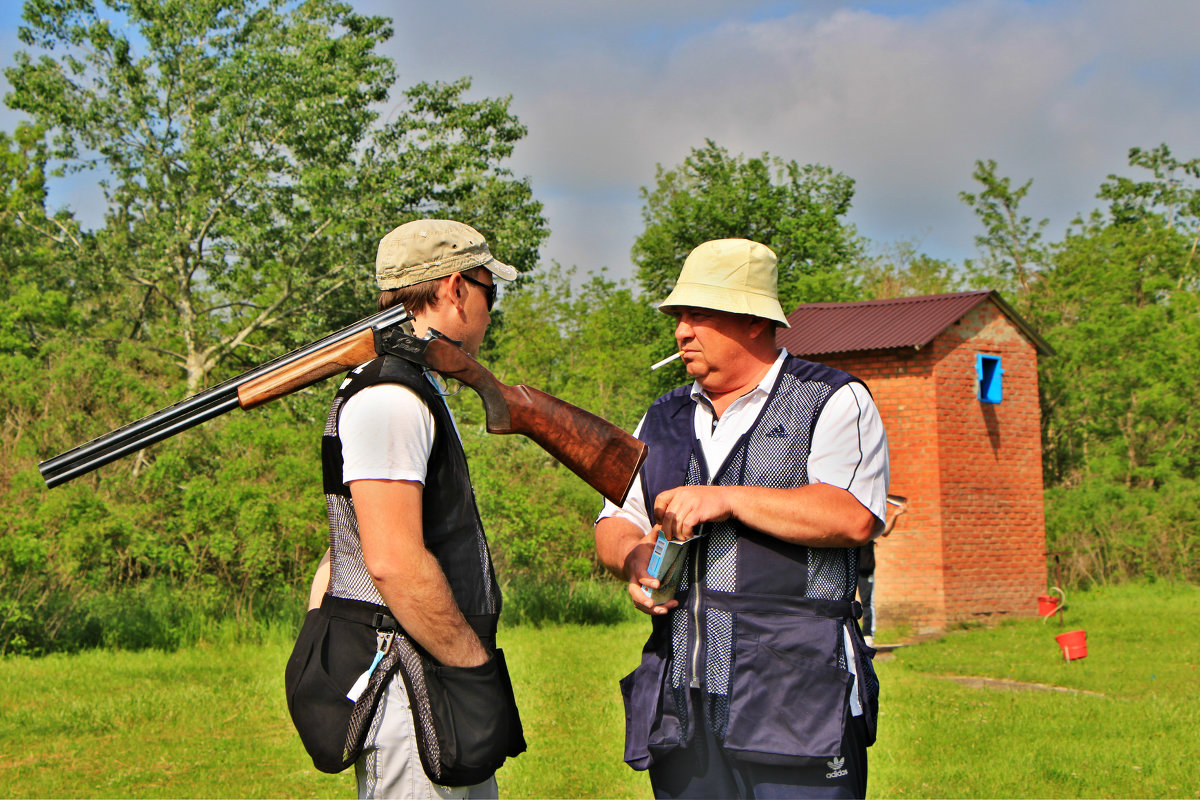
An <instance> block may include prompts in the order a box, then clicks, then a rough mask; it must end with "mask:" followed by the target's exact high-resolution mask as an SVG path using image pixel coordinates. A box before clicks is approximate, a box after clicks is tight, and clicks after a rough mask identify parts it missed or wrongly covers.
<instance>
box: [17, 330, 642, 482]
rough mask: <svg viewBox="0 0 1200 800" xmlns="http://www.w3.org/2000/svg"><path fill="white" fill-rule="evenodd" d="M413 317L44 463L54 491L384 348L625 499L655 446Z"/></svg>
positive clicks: (241, 380)
mask: <svg viewBox="0 0 1200 800" xmlns="http://www.w3.org/2000/svg"><path fill="white" fill-rule="evenodd" d="M411 319H412V318H411V316H409V315H408V313H407V312H405V311H404V309H403V308H399V307H397V308H393V309H389V310H387V311H384V312H381V313H379V314H376V315H374V316H372V317H367V318H366V319H363V320H360V321H359V322H357V323H355V324H354V325H351V326H350V327H348V328H345V329H343V330H341V331H338V332H337V333H334V334H331V335H330V336H327V337H325V338H324V339H321V340H320V341H318V342H314V343H313V344H311V345H308V346H307V347H303V348H300V349H299V350H295V351H293V352H291V353H288V354H287V355H284V356H281V357H279V358H277V359H275V360H274V361H271V362H269V363H267V364H264V365H263V366H261V367H258V368H256V369H253V370H250V371H249V372H246V373H244V374H242V375H239V376H238V377H236V378H234V379H232V380H229V381H226V382H225V383H223V384H220V385H219V386H216V387H213V388H212V389H208V390H205V391H203V392H201V393H199V394H196V395H193V396H192V397H189V398H187V399H186V400H183V401H181V402H179V403H176V404H175V405H173V406H169V407H167V408H165V409H163V410H161V411H158V412H155V413H154V414H151V415H149V416H147V417H144V418H142V419H140V420H138V421H136V422H132V423H130V424H128V425H125V426H123V427H121V428H118V429H117V430H115V431H112V432H110V433H107V434H105V435H104V436H101V437H99V438H97V439H94V440H92V441H91V442H88V443H86V444H83V445H80V446H79V447H76V448H73V449H71V450H68V451H67V452H65V453H62V454H60V455H58V456H55V457H54V458H51V459H48V460H46V461H43V462H42V463H41V464H39V465H38V469H39V470H40V471H41V473H42V477H43V478H44V479H45V481H46V485H47V486H50V487H54V486H57V485H59V484H61V483H65V482H67V481H69V480H71V479H72V478H76V477H78V476H80V475H84V474H86V473H88V472H91V471H92V470H94V469H96V468H97V467H100V466H103V465H104V464H107V463H109V462H111V461H115V460H116V459H118V458H120V457H122V456H124V455H127V454H129V453H132V452H134V451H136V450H140V449H142V448H144V447H148V446H149V445H151V444H154V443H155V442H160V441H162V440H163V439H166V438H168V437H171V436H174V435H175V434H177V433H180V432H182V431H184V430H187V429H188V428H191V427H193V426H195V425H198V424H200V423H201V422H204V421H205V420H209V419H212V418H213V417H217V416H220V415H221V414H224V413H226V412H227V411H231V410H233V409H234V408H243V409H251V408H255V407H256V406H260V405H262V404H263V403H267V402H270V401H271V400H276V399H278V398H280V397H283V396H284V395H287V394H290V393H292V392H295V391H298V390H299V389H303V388H304V387H306V386H310V385H312V384H314V383H316V382H317V381H320V380H323V379H325V378H328V377H330V376H332V375H336V374H338V373H341V372H345V371H347V370H350V369H353V368H354V367H357V366H358V365H359V364H364V363H366V362H368V361H370V360H371V359H372V358H375V357H376V356H378V355H383V354H384V353H391V354H393V355H396V356H399V357H401V358H405V359H407V360H409V361H412V362H414V363H417V364H420V365H422V366H425V367H428V368H429V369H432V370H435V371H437V372H439V373H441V374H442V375H444V376H446V377H447V378H455V379H457V380H459V381H461V382H462V383H465V384H466V385H468V386H470V387H471V388H472V389H474V390H475V391H476V392H477V393H478V394H479V396H480V398H482V400H483V405H484V411H485V413H486V415H487V429H488V431H489V432H490V433H520V434H523V435H525V436H528V437H529V438H530V439H532V440H533V441H535V442H536V443H537V444H538V445H540V446H541V447H542V448H543V449H545V450H546V452H548V453H549V454H550V455H552V456H554V458H555V459H556V460H558V461H559V462H561V463H562V464H563V465H564V466H566V467H567V468H568V469H570V470H571V471H572V472H574V473H575V474H576V475H578V476H579V477H580V478H582V479H583V480H584V481H585V482H586V483H587V484H588V485H589V486H591V487H592V488H594V489H596V490H597V491H598V492H600V493H601V494H602V495H604V496H605V497H606V498H608V499H609V500H612V501H613V502H615V503H618V504H620V503H623V502H624V501H625V496H626V495H627V494H628V492H629V487H630V486H631V485H632V484H633V481H634V478H635V477H636V476H637V473H638V470H639V469H641V466H642V462H643V461H645V459H646V453H647V448H646V445H645V444H643V443H642V442H640V441H638V440H637V439H635V438H634V437H632V436H630V435H629V434H628V433H626V432H625V431H623V430H621V429H620V428H618V427H616V426H615V425H613V424H612V423H610V422H607V421H606V420H603V419H601V418H600V417H597V416H596V415H594V414H591V413H589V412H587V411H584V410H583V409H581V408H577V407H575V406H573V405H571V404H570V403H566V402H563V401H562V400H559V399H558V398H557V397H554V396H552V395H549V394H546V393H545V392H540V391H538V390H537V389H533V388H530V387H528V386H507V385H505V384H503V383H501V382H500V381H498V380H497V379H496V377H495V376H494V375H492V373H491V372H489V371H488V370H487V369H486V368H484V367H483V366H482V365H481V364H480V363H479V362H478V361H476V360H475V359H473V358H471V356H469V355H467V353H466V352H465V351H463V349H462V348H461V347H458V346H457V345H456V344H454V343H453V342H451V341H450V340H448V339H445V338H433V339H417V338H415V337H414V336H412V334H411V333H410V332H409V327H410V326H409V322H410V320H411Z"/></svg>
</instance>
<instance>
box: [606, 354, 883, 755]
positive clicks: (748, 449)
mask: <svg viewBox="0 0 1200 800" xmlns="http://www.w3.org/2000/svg"><path fill="white" fill-rule="evenodd" d="M851 382H857V379H856V378H855V377H853V376H852V375H849V374H848V373H845V372H842V371H841V370H836V369H833V368H831V367H827V366H824V365H821V364H814V363H811V362H808V361H804V360H802V359H799V358H796V357H795V356H788V357H787V358H786V359H785V360H784V362H783V365H782V368H781V370H780V373H779V377H778V379H777V380H776V382H775V385H774V386H773V387H772V389H771V393H770V396H769V397H768V399H767V401H766V403H765V405H764V407H763V409H762V411H761V413H760V416H759V418H758V419H757V420H756V421H755V423H754V425H753V426H752V427H751V428H750V430H749V431H748V432H747V433H745V434H744V435H743V436H742V437H741V438H740V439H739V440H738V442H737V443H736V444H735V445H734V447H733V449H732V450H731V452H730V454H729V456H728V457H727V458H726V460H725V462H724V463H723V464H707V463H705V460H704V456H703V453H702V450H701V447H700V444H699V442H697V441H696V437H695V428H694V415H695V410H696V403H695V402H694V401H693V400H692V399H691V389H692V387H691V386H690V385H688V386H683V387H680V388H678V389H675V390H674V391H672V392H669V393H668V394H666V395H664V396H662V397H660V398H659V399H658V400H657V401H655V402H654V404H653V405H652V406H651V407H650V410H649V411H648V412H647V413H646V418H645V421H644V422H643V424H642V429H641V434H640V435H641V438H642V440H643V441H645V442H646V443H647V444H648V445H649V446H650V454H649V456H648V458H647V460H646V464H645V465H644V467H643V470H642V486H643V491H644V492H645V498H644V499H645V503H646V508H647V510H648V511H649V514H650V517H651V522H652V523H653V521H654V519H653V516H654V512H653V508H654V500H655V498H656V497H657V496H658V494H659V493H661V492H663V491H665V490H667V489H671V488H674V487H677V486H685V485H698V484H706V483H711V484H715V485H726V486H768V487H773V488H793V487H797V486H805V485H807V484H808V483H810V480H809V476H808V458H809V453H810V451H811V449H812V436H813V432H814V430H815V429H816V425H817V420H818V419H819V418H820V415H821V412H822V411H823V409H824V407H825V404H826V402H827V401H828V400H829V398H830V397H832V396H833V394H834V393H835V392H836V391H837V390H838V389H840V388H842V387H843V386H845V385H847V384H848V383H851ZM705 528H706V531H705V533H706V535H705V536H704V537H703V538H701V539H700V540H698V541H697V543H696V545H694V546H693V548H692V553H691V558H689V561H688V564H687V566H686V567H685V570H684V574H683V577H682V579H681V581H680V588H679V592H678V594H677V598H678V599H679V601H680V605H679V606H678V607H677V608H676V609H674V610H673V611H672V612H671V613H670V614H668V615H666V616H665V617H662V616H659V617H654V618H653V623H654V632H653V633H652V634H651V637H650V640H649V641H648V642H647V644H646V648H645V650H644V657H643V666H642V668H640V669H639V670H638V672H636V673H635V674H634V675H631V676H630V677H629V678H628V679H627V683H626V689H627V691H628V692H629V695H628V701H627V702H628V703H629V708H628V709H627V716H629V717H630V719H629V725H628V727H627V737H626V760H627V761H629V763H630V764H631V765H632V766H634V767H635V768H645V766H647V765H648V764H649V763H651V762H652V761H653V760H654V759H656V758H657V757H659V756H661V755H663V754H665V753H667V752H670V751H671V750H673V749H676V748H678V747H686V746H687V743H688V742H689V741H690V739H691V736H692V727H691V720H692V719H693V718H694V716H695V710H694V709H693V708H692V699H693V697H694V695H693V693H692V691H691V690H693V689H698V690H701V694H700V695H699V696H700V697H703V698H704V702H706V703H708V712H707V714H706V716H707V718H708V721H709V726H710V728H711V729H712V730H713V732H714V733H715V734H716V735H717V737H718V738H719V739H720V740H721V741H722V743H723V745H724V747H725V749H726V750H727V751H729V752H730V753H731V754H732V755H733V756H735V757H737V758H740V759H743V760H747V761H755V762H759V763H776V764H797V763H803V762H805V761H807V760H810V759H818V758H827V757H830V756H836V755H838V754H839V751H840V746H841V741H842V733H843V731H844V726H845V724H847V723H848V720H849V713H850V712H849V696H850V692H851V691H852V690H857V691H858V692H859V697H860V699H861V700H862V701H863V706H864V708H866V709H867V715H868V719H867V722H868V730H869V738H870V739H871V740H873V739H874V710H875V702H876V699H877V696H878V684H877V682H876V681H875V678H874V671H873V669H872V668H871V665H870V660H869V657H868V656H867V653H866V652H865V650H864V649H863V648H865V644H863V643H862V640H861V636H860V635H859V633H858V631H857V626H856V625H854V623H853V618H854V617H855V616H857V613H858V612H857V609H856V605H857V604H855V603H853V599H854V591H855V588H856V586H857V568H856V561H857V552H856V548H852V547H847V548H810V547H806V546H803V545H796V544H790V543H787V542H783V541H781V540H779V539H776V538H774V537H771V536H768V535H766V534H764V533H762V532H760V531H756V530H753V529H751V528H748V527H746V526H745V525H742V524H741V523H740V522H738V521H736V520H729V521H726V522H720V523H709V524H707V525H706V526H705ZM847 626H849V627H850V628H851V629H852V630H853V631H854V634H853V639H854V644H855V651H856V652H855V654H854V658H855V667H856V672H857V674H858V675H859V677H860V679H861V680H862V681H863V682H864V685H863V686H857V687H856V686H854V685H853V676H852V675H851V674H850V672H849V671H848V670H847V664H846V654H845V649H844V647H843V631H844V630H846V629H847ZM656 664H658V665H659V666H655V665H656ZM654 675H657V676H658V677H657V678H655V677H653V676H654ZM656 682H657V683H659V686H660V689H659V690H655V689H654V688H653V685H654V683H656Z"/></svg>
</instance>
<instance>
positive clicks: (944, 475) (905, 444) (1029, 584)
mask: <svg viewBox="0 0 1200 800" xmlns="http://www.w3.org/2000/svg"><path fill="white" fill-rule="evenodd" d="M978 353H983V354H985V355H997V356H1000V358H1001V366H1002V368H1003V370H1004V374H1003V387H1004V399H1003V402H1001V403H999V404H988V403H981V402H980V401H979V399H978V381H977V378H976V372H975V357H976V354H978ZM820 360H821V361H822V362H823V363H827V364H829V365H831V366H834V367H838V368H839V369H844V370H846V371H848V372H851V373H853V374H854V375H857V376H858V377H860V378H862V379H863V380H864V381H865V382H866V383H867V385H868V386H869V387H870V388H871V392H872V394H873V395H874V397H875V401H876V404H877V405H878V406H879V411H880V415H881V416H882V417H883V422H884V426H885V428H886V429H887V433H888V444H889V447H890V451H891V467H892V473H891V476H892V479H891V492H892V493H893V494H901V495H906V496H907V497H908V498H909V512H908V513H907V514H905V515H904V516H903V517H901V518H900V521H899V522H898V523H897V525H896V528H895V531H894V533H893V534H892V535H891V536H889V537H888V538H887V539H881V540H878V542H877V544H876V549H875V553H876V563H877V566H876V572H875V587H876V588H875V592H876V600H875V604H876V609H877V611H878V614H879V621H880V624H881V625H895V624H910V625H912V626H913V627H914V628H915V629H916V630H917V631H918V632H920V631H923V630H927V629H935V628H940V627H944V626H945V625H946V624H947V623H950V622H954V621H959V620H969V619H978V618H981V617H983V618H986V617H994V616H996V615H1006V614H1022V615H1025V614H1033V613H1036V602H1037V601H1036V598H1037V595H1038V594H1039V593H1040V592H1041V591H1043V590H1044V588H1045V558H1044V556H1043V552H1044V550H1045V525H1044V518H1043V506H1042V467H1041V438H1040V427H1039V426H1040V422H1039V407H1038V396H1037V351H1036V349H1035V348H1034V347H1033V345H1032V344H1031V343H1030V342H1029V341H1028V340H1027V339H1026V338H1025V337H1024V336H1022V335H1021V333H1020V332H1019V331H1018V329H1017V328H1016V327H1015V326H1014V325H1013V324H1012V323H1011V322H1010V321H1009V320H1008V318H1007V317H1006V316H1005V315H1004V314H1003V313H1002V312H1001V311H1000V310H999V308H997V307H996V306H995V305H993V304H992V303H983V304H981V305H980V306H978V307H976V308H975V309H974V310H972V311H971V312H969V313H968V314H967V315H965V316H964V317H963V318H962V319H961V320H960V321H959V322H957V323H955V324H953V325H951V326H950V327H949V328H947V329H946V330H945V331H943V332H942V333H941V334H940V335H939V336H938V337H937V338H936V339H935V340H934V341H933V342H932V343H931V345H930V346H929V347H926V348H923V349H921V350H914V349H913V348H903V349H896V350H886V351H871V352H865V353H849V354H839V355H837V356H827V357H822V358H821V359H820Z"/></svg>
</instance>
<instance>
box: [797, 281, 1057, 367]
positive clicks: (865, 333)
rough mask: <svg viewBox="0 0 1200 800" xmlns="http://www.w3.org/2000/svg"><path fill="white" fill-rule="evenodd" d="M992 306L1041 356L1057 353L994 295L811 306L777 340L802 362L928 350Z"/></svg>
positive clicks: (989, 292)
mask: <svg viewBox="0 0 1200 800" xmlns="http://www.w3.org/2000/svg"><path fill="white" fill-rule="evenodd" d="M988 300H990V301H992V302H993V303H995V304H996V306H997V307H998V308H999V309H1000V310H1001V311H1002V312H1003V313H1004V314H1005V315H1006V316H1007V317H1009V319H1011V320H1012V322H1013V324H1015V325H1016V326H1017V327H1018V328H1019V329H1020V330H1021V332H1022V333H1024V334H1025V336H1027V337H1028V338H1029V340H1030V341H1031V342H1032V343H1033V345H1034V347H1036V348H1037V349H1038V352H1040V353H1042V354H1044V355H1051V354H1053V353H1054V350H1053V349H1052V348H1051V347H1050V345H1048V344H1047V343H1046V342H1045V340H1043V339H1042V338H1041V337H1040V336H1038V335H1037V333H1036V332H1034V330H1033V329H1032V328H1030V327H1029V325H1028V324H1027V323H1026V322H1025V321H1024V320H1023V319H1021V318H1020V317H1019V316H1018V315H1017V313H1016V312H1015V311H1013V309H1012V308H1011V307H1010V306H1009V305H1008V303H1006V302H1004V300H1002V299H1001V297H1000V295H999V293H998V292H996V291H995V290H990V289H985V290H983V291H975V292H956V293H954V294H931V295H923V296H921V297H895V298H891V299H888V300H868V301H866V302H863V303H809V304H807V305H803V306H800V307H799V308H797V309H796V310H795V311H793V312H792V313H790V314H788V316H787V320H788V323H789V324H790V325H791V326H792V327H790V328H783V329H780V330H779V331H778V332H777V333H776V336H775V340H776V341H777V342H778V343H779V344H780V345H781V346H783V347H786V348H787V349H788V352H789V353H794V354H796V355H799V356H814V355H823V354H827V353H847V352H851V351H855V350H889V349H893V348H897V347H924V346H926V345H928V344H929V343H930V342H932V341H933V340H934V338H936V337H937V335H938V334H939V333H941V332H942V331H944V330H946V328H948V327H950V326H951V325H953V324H954V323H955V322H957V321H958V320H960V319H962V318H963V316H964V315H965V314H966V313H967V312H968V311H970V310H971V309H973V308H975V307H976V306H978V305H979V304H980V303H983V302H986V301H988Z"/></svg>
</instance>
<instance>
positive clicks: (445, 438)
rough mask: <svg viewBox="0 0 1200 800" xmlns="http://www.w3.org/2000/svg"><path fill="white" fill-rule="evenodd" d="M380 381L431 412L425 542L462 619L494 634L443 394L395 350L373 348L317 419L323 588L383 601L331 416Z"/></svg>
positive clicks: (469, 501) (486, 580)
mask: <svg viewBox="0 0 1200 800" xmlns="http://www.w3.org/2000/svg"><path fill="white" fill-rule="evenodd" d="M380 383H397V384H400V385H402V386H406V387H408V388H409V389H411V390H413V392H415V393H416V395H417V397H419V398H420V399H421V400H422V401H423V402H424V403H425V405H426V406H427V407H428V408H429V411H430V413H432V414H433V421H434V437H433V450H432V452H431V453H430V456H429V466H428V471H427V474H426V479H425V489H424V492H423V498H422V520H421V522H422V527H423V530H424V534H425V546H426V547H427V548H428V549H429V551H430V552H431V553H432V554H433V555H434V557H435V558H437V560H438V563H439V564H440V565H441V567H442V571H443V572H444V573H445V574H446V580H447V581H448V582H449V584H450V589H451V591H452V592H453V594H454V600H455V602H456V603H457V604H458V607H459V609H460V610H461V611H462V612H463V615H464V616H465V617H466V618H467V621H468V622H471V623H472V626H473V627H476V624H475V623H476V621H478V622H480V623H482V624H483V625H484V626H485V628H486V627H490V629H491V630H490V633H489V634H488V635H489V636H491V637H494V635H495V625H496V619H497V618H498V616H499V614H500V604H501V601H500V588H499V586H498V585H497V583H496V576H495V572H494V570H493V568H492V559H491V554H490V552H489V550H488V544H487V539H486V538H485V537H484V532H483V523H482V522H481V521H480V518H479V509H478V508H477V507H476V505H475V493H474V490H473V489H472V488H471V476H470V474H469V472H468V471H467V457H466V454H465V453H464V452H463V448H462V442H460V441H459V438H458V432H457V431H456V430H455V428H454V421H453V419H452V418H451V416H450V411H449V409H447V408H446V402H445V400H444V399H443V398H442V397H441V396H439V395H438V393H437V391H436V390H435V389H434V387H433V385H432V384H431V383H430V382H429V379H428V378H427V377H426V376H425V374H424V372H423V370H422V369H421V367H419V366H417V365H415V364H413V363H412V362H409V361H405V360H404V359H402V358H398V357H395V356H381V357H380V358H377V359H375V360H374V361H370V362H368V363H367V364H364V365H363V366H361V367H359V368H358V369H356V370H354V371H353V372H352V373H350V376H349V377H348V378H347V379H346V380H345V382H343V383H342V386H341V388H339V389H338V391H337V394H336V395H335V396H334V400H333V406H332V408H331V409H330V411H329V418H328V420H327V422H326V425H325V435H324V436H323V437H322V440H321V460H322V466H323V472H324V483H325V504H326V508H327V510H328V512H329V548H330V580H329V593H330V594H332V595H333V596H334V597H339V598H347V599H351V600H361V601H365V602H369V603H375V604H377V605H383V598H381V597H380V596H379V592H378V591H377V590H376V589H375V584H374V583H373V582H372V581H371V577H370V574H369V573H368V572H367V568H366V565H365V564H364V563H363V559H362V544H361V542H360V541H359V538H358V521H357V518H356V517H355V514H354V501H353V500H352V499H351V497H350V488H349V487H348V486H346V485H345V484H344V483H343V482H342V443H341V440H340V439H339V438H338V419H339V418H340V416H341V410H342V408H343V406H344V405H345V403H346V402H347V401H348V400H349V399H350V398H351V397H353V396H354V395H355V394H357V393H358V392H360V391H362V390H363V389H365V388H367V387H368V386H374V385H376V384H380ZM477 630H478V628H477ZM482 635H483V634H481V636H482ZM485 644H486V642H485Z"/></svg>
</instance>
